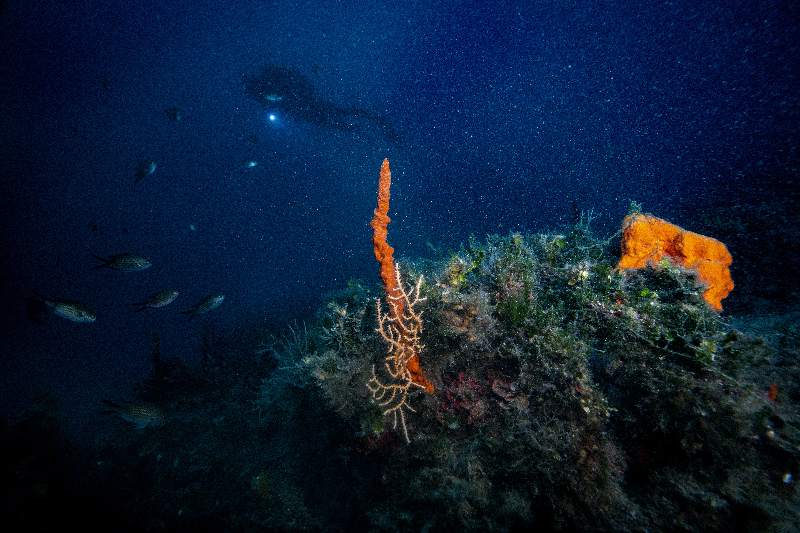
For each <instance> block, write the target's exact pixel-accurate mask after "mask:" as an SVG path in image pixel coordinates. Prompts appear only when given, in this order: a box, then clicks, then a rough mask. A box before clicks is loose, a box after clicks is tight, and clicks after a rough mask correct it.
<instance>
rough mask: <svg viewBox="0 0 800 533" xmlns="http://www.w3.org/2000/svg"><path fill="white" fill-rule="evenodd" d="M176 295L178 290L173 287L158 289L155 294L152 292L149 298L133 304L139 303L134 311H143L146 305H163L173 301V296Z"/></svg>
mask: <svg viewBox="0 0 800 533" xmlns="http://www.w3.org/2000/svg"><path fill="white" fill-rule="evenodd" d="M177 297H178V291H176V290H174V289H164V290H162V291H158V292H157V293H155V294H152V295H151V296H150V298H148V299H147V300H145V301H143V302H138V303H135V304H133V305H141V306H142V307H140V308H139V309H137V310H136V311H144V310H145V309H147V308H148V307H164V306H165V305H169V304H171V303H172V302H174V301H175V298H177Z"/></svg>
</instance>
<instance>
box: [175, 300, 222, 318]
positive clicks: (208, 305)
mask: <svg viewBox="0 0 800 533" xmlns="http://www.w3.org/2000/svg"><path fill="white" fill-rule="evenodd" d="M224 299H225V296H224V295H222V294H209V295H208V296H206V297H205V298H203V299H202V300H200V301H199V302H198V303H197V305H195V306H194V309H189V310H188V311H183V312H182V313H181V314H182V315H189V321H190V322H191V321H192V319H193V318H194V315H196V314H198V313H208V312H209V311H211V310H212V309H216V308H217V307H219V306H220V304H221V303H222V300H224Z"/></svg>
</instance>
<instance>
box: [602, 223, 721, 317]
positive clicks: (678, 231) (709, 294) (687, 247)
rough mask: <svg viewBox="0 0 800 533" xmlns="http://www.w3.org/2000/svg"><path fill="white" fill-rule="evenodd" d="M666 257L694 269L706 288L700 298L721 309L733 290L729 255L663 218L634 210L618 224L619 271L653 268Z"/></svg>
mask: <svg viewBox="0 0 800 533" xmlns="http://www.w3.org/2000/svg"><path fill="white" fill-rule="evenodd" d="M664 258H667V259H669V260H671V261H672V262H673V263H675V264H676V265H678V266H680V267H682V268H685V269H687V270H694V271H695V272H696V273H697V279H698V280H699V281H700V282H701V283H703V284H704V285H705V287H706V289H705V291H704V292H703V298H705V300H706V302H708V304H709V305H710V306H711V307H712V308H713V309H715V310H717V311H722V300H723V298H725V297H726V296H728V293H730V292H731V291H732V290H733V280H732V279H731V273H730V270H729V268H728V267H729V266H730V265H731V262H732V258H731V254H730V253H729V252H728V249H727V248H726V247H725V245H724V244H722V243H721V242H719V241H718V240H716V239H712V238H711V237H706V236H704V235H699V234H697V233H692V232H691V231H686V230H684V229H683V228H680V227H678V226H676V225H674V224H670V223H669V222H667V221H666V220H662V219H660V218H656V217H654V216H651V215H642V214H638V213H634V214H631V215H628V216H627V217H625V220H624V221H623V223H622V258H621V259H620V261H619V264H618V265H617V268H618V269H620V270H625V269H628V268H643V267H645V266H648V265H649V266H652V267H656V266H658V265H659V263H661V261H662V260H663V259H664Z"/></svg>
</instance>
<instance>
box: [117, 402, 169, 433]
mask: <svg viewBox="0 0 800 533" xmlns="http://www.w3.org/2000/svg"><path fill="white" fill-rule="evenodd" d="M103 403H104V404H106V405H107V406H109V407H110V408H111V409H109V410H106V411H101V413H104V414H116V415H118V416H119V417H120V418H122V419H123V420H125V421H126V422H130V423H131V424H136V429H142V428H144V427H147V426H160V425H162V424H164V422H166V421H167V414H166V413H165V412H164V410H163V409H162V408H160V407H159V406H157V405H155V404H152V403H147V402H131V403H126V404H125V405H119V404H116V403H114V402H110V401H108V400H103Z"/></svg>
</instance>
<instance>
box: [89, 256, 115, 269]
mask: <svg viewBox="0 0 800 533" xmlns="http://www.w3.org/2000/svg"><path fill="white" fill-rule="evenodd" d="M92 257H94V258H95V259H97V260H99V261H102V262H103V264H102V265H95V266H93V267H92V270H94V269H95V268H103V267H110V265H111V261H109V260H108V259H106V258H104V257H100V256H99V255H94V254H92Z"/></svg>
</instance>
